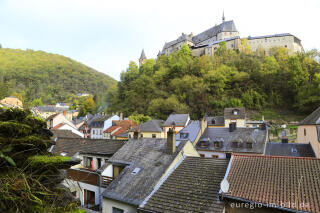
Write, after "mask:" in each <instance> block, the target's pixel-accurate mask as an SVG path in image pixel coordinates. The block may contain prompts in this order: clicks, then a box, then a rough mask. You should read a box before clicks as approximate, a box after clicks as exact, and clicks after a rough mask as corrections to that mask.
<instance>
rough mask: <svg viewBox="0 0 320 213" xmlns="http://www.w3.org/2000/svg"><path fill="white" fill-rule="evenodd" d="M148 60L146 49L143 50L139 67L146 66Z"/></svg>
mask: <svg viewBox="0 0 320 213" xmlns="http://www.w3.org/2000/svg"><path fill="white" fill-rule="evenodd" d="M146 60H147V57H146V54H145V53H144V49H142V52H141V56H140V58H139V66H141V65H142V64H144V63H145V62H146Z"/></svg>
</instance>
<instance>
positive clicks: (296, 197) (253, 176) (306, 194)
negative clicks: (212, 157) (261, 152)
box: [224, 155, 320, 212]
mask: <svg viewBox="0 0 320 213" xmlns="http://www.w3.org/2000/svg"><path fill="white" fill-rule="evenodd" d="M230 163H231V167H230V171H229V173H228V175H227V180H228V182H229V185H230V187H229V190H228V192H227V193H226V194H225V195H224V197H227V198H230V199H236V200H241V201H249V202H258V203H262V204H276V206H277V207H279V206H280V205H281V204H285V206H284V207H285V208H284V210H291V211H292V210H299V211H304V212H320V159H317V158H299V157H279V156H252V155H251V156H248V155H233V157H232V158H231V162H230ZM299 191H300V193H298V192H299ZM297 201H298V202H299V203H297ZM289 202H290V203H291V204H292V203H294V204H296V205H295V206H289ZM301 203H304V204H305V205H304V206H303V205H301Z"/></svg>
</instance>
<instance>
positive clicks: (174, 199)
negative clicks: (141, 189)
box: [139, 157, 229, 213]
mask: <svg viewBox="0 0 320 213" xmlns="http://www.w3.org/2000/svg"><path fill="white" fill-rule="evenodd" d="M228 163H229V160H228V159H210V158H199V157H185V158H183V159H182V161H179V163H178V164H177V165H176V166H175V168H174V169H173V170H172V171H170V173H169V174H168V175H167V176H166V177H165V178H164V180H163V181H160V182H159V183H158V184H157V185H156V187H154V190H153V191H152V192H151V193H150V194H149V196H147V198H146V199H145V200H144V201H143V202H142V204H141V205H140V206H139V212H144V213H149V212H163V213H164V212H221V213H222V212H224V202H223V201H221V200H220V199H219V190H220V183H221V181H222V180H223V178H224V176H225V173H226V170H227V167H228Z"/></svg>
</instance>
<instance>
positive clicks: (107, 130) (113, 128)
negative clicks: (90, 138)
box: [104, 126, 119, 133]
mask: <svg viewBox="0 0 320 213" xmlns="http://www.w3.org/2000/svg"><path fill="white" fill-rule="evenodd" d="M117 128H119V126H110V127H109V128H108V129H106V130H104V133H110V132H112V131H114V130H116V129H117Z"/></svg>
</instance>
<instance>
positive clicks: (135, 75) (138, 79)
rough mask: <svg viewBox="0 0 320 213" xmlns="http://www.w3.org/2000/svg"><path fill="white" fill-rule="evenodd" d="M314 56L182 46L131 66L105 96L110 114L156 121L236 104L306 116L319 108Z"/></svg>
mask: <svg viewBox="0 0 320 213" xmlns="http://www.w3.org/2000/svg"><path fill="white" fill-rule="evenodd" d="M319 56H320V54H319V52H318V51H317V50H312V51H309V52H305V53H298V54H293V55H289V54H288V51H287V49H286V48H284V47H280V48H273V49H271V50H270V54H269V55H268V56H267V55H266V54H265V51H264V50H263V49H261V50H258V51H257V52H252V51H251V50H250V47H249V46H248V45H246V44H245V43H243V45H242V46H241V48H240V51H239V50H237V51H233V50H229V49H227V48H226V44H225V43H223V42H222V43H221V44H220V47H219V48H218V49H217V51H216V54H215V55H214V56H213V57H211V56H208V55H203V56H201V57H193V56H192V52H191V50H190V49H189V47H188V46H187V45H184V46H183V47H182V48H181V49H180V50H179V51H177V52H176V53H173V54H171V55H170V56H167V55H162V56H160V57H158V58H157V59H156V60H155V59H148V60H146V61H145V63H144V64H143V65H142V66H140V67H138V65H137V64H136V63H134V62H130V63H129V66H128V68H127V70H126V71H124V72H122V73H121V78H120V82H118V86H117V89H116V90H115V91H114V92H112V93H109V96H108V97H109V102H110V107H109V111H110V112H111V111H113V112H115V111H120V110H121V111H122V112H124V113H125V114H126V115H130V114H147V115H149V116H151V117H154V118H161V119H165V118H166V116H167V115H168V114H170V113H172V112H176V113H190V114H191V117H192V118H199V117H201V116H203V115H204V114H205V113H207V114H209V115H215V114H219V113H220V114H221V112H222V111H223V108H225V107H236V106H237V107H239V106H244V107H246V108H247V109H252V110H258V111H261V110H264V109H286V110H290V111H294V112H295V113H297V114H299V113H300V114H307V113H310V112H312V111H313V110H314V109H315V108H317V107H318V106H320V63H319Z"/></svg>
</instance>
